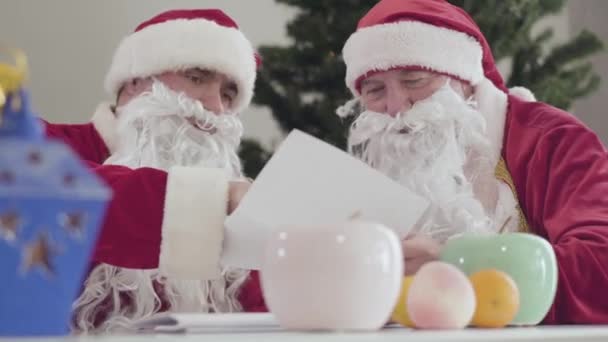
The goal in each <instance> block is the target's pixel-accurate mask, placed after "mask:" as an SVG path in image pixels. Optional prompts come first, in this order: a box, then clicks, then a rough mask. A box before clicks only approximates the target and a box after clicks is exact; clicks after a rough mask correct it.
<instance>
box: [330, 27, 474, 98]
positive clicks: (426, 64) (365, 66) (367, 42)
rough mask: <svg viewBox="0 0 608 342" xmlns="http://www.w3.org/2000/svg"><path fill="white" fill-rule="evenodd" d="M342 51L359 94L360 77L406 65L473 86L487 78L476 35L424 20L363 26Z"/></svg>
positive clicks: (351, 83)
mask: <svg viewBox="0 0 608 342" xmlns="http://www.w3.org/2000/svg"><path fill="white" fill-rule="evenodd" d="M342 53H343V56H344V62H345V63H346V84H347V86H348V87H349V88H350V90H351V91H352V93H353V94H354V95H355V96H358V95H359V94H358V91H357V89H356V84H355V83H356V81H357V79H359V77H361V76H363V75H365V74H367V73H368V72H370V71H377V70H380V71H381V70H389V69H391V68H396V67H402V66H419V67H423V68H428V69H430V70H433V71H437V72H441V73H446V74H449V75H453V76H456V77H458V78H460V79H462V80H465V81H468V82H470V83H471V84H473V85H475V84H477V83H478V82H479V81H481V80H482V79H483V78H484V72H483V66H482V56H483V52H482V47H481V45H480V44H479V42H477V40H475V38H473V37H471V36H469V35H467V34H465V33H462V32H459V31H455V30H450V29H447V28H442V27H438V26H434V25H430V24H426V23H423V22H420V21H399V22H395V23H389V24H381V25H375V26H371V27H366V28H362V29H359V30H357V31H356V32H355V33H353V34H352V35H351V36H350V37H349V38H348V40H347V41H346V44H345V45H344V49H343V51H342Z"/></svg>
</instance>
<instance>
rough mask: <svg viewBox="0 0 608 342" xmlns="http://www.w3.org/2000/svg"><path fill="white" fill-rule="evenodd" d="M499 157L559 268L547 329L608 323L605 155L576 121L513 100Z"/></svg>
mask: <svg viewBox="0 0 608 342" xmlns="http://www.w3.org/2000/svg"><path fill="white" fill-rule="evenodd" d="M504 132H505V134H504V144H503V150H502V155H503V158H504V159H505V161H506V164H507V168H508V169H509V171H510V173H511V176H512V178H513V181H514V184H515V187H516V190H517V197H518V202H519V204H520V206H521V208H522V209H523V211H524V214H525V216H526V218H527V221H528V224H529V226H530V228H531V230H532V231H533V232H534V233H536V234H538V235H540V236H542V237H544V238H545V239H547V240H548V241H549V242H550V243H551V244H552V245H553V248H554V250H555V253H556V256H557V262H558V268H559V280H558V289H557V296H556V298H555V302H554V304H553V307H552V308H551V311H550V312H549V314H548V315H547V317H546V318H545V323H549V324H556V323H604V324H605V323H608V296H606V295H605V292H606V287H608V153H607V151H606V148H605V147H604V145H602V143H601V141H600V139H599V138H598V137H597V135H596V134H595V133H593V132H592V131H591V130H590V129H589V128H588V127H586V126H585V125H584V124H582V123H581V122H580V121H579V120H578V119H576V118H575V117H574V116H573V115H571V114H569V113H566V112H564V111H561V110H559V109H556V108H554V107H551V106H548V105H546V104H543V103H539V102H524V101H521V100H519V99H517V98H514V97H510V98H509V109H508V111H507V115H506V122H505V127H504Z"/></svg>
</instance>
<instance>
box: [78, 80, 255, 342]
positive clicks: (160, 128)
mask: <svg viewBox="0 0 608 342" xmlns="http://www.w3.org/2000/svg"><path fill="white" fill-rule="evenodd" d="M187 117H194V118H196V120H197V122H198V125H199V126H200V127H202V128H204V129H205V131H201V130H198V129H196V128H194V127H193V126H192V125H191V124H190V123H189V122H188V121H186V120H185V118H187ZM119 118H120V119H119V120H120V121H119V127H118V133H119V135H120V137H121V145H120V146H119V147H118V150H117V151H116V153H115V154H113V155H112V156H111V157H110V158H109V159H108V160H107V161H106V162H105V164H113V165H124V166H128V167H131V168H138V167H154V168H158V169H162V170H166V171H168V170H169V169H170V168H171V167H172V166H176V165H180V166H201V167H217V168H223V169H224V170H226V173H227V174H229V175H230V176H231V177H235V178H238V177H241V165H240V160H239V158H238V155H237V153H236V148H237V147H238V144H239V142H240V137H241V134H242V130H243V128H242V124H241V122H240V120H239V118H238V117H236V116H235V115H220V116H218V115H215V114H213V113H211V112H209V111H206V110H205V109H204V108H203V107H202V105H201V104H200V103H199V102H198V101H194V100H191V99H189V98H187V97H186V96H184V95H181V94H177V93H175V92H173V91H171V90H170V89H168V88H167V87H166V86H164V85H163V84H162V83H160V82H155V83H154V85H153V87H152V90H151V91H150V92H148V93H145V94H142V95H141V96H139V97H138V98H135V99H133V100H132V101H130V102H129V103H128V104H127V105H126V106H124V107H123V108H120V109H119ZM208 132H213V133H208ZM201 210H204V208H201ZM248 275H249V273H248V272H247V271H245V270H240V269H229V268H225V269H223V270H222V276H221V278H219V279H217V280H212V281H198V280H176V279H171V278H167V277H164V276H163V275H161V274H160V273H159V271H158V270H136V269H126V268H120V267H115V266H111V265H107V264H100V265H98V266H96V267H95V268H94V269H93V271H92V272H91V273H90V274H89V276H88V278H87V280H86V282H85V287H84V290H83V292H82V293H81V295H80V296H79V298H78V299H77V300H76V301H75V303H74V305H73V309H74V319H73V327H72V329H73V330H74V331H77V332H95V333H97V332H116V331H129V330H130V327H132V325H133V323H134V322H137V321H138V320H141V319H145V318H149V317H151V316H153V315H154V314H156V313H158V312H160V311H161V309H163V307H162V305H164V308H165V309H167V310H169V311H171V312H234V311H240V310H241V306H240V303H239V302H238V298H237V296H238V290H239V288H240V287H241V286H242V284H243V283H244V282H245V281H246V280H247V278H248ZM159 285H160V288H162V289H159ZM157 290H159V291H158V292H157ZM100 318H104V319H103V320H100Z"/></svg>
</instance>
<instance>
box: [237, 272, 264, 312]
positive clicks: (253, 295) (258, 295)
mask: <svg viewBox="0 0 608 342" xmlns="http://www.w3.org/2000/svg"><path fill="white" fill-rule="evenodd" d="M239 303H241V306H242V307H243V311H245V312H267V311H268V308H267V307H266V303H265V302H264V296H263V293H262V286H261V284H260V275H259V273H258V271H251V273H250V275H249V279H248V280H247V282H245V284H243V286H242V287H241V290H240V292H239Z"/></svg>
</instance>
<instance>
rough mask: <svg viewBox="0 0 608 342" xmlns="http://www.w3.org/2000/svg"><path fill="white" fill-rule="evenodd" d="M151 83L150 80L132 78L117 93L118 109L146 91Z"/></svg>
mask: <svg viewBox="0 0 608 342" xmlns="http://www.w3.org/2000/svg"><path fill="white" fill-rule="evenodd" d="M150 83H151V79H150V78H134V79H132V80H129V81H128V82H126V83H125V84H124V85H123V86H122V88H120V90H119V91H118V95H117V99H116V105H117V106H118V107H120V106H122V105H124V104H126V103H127V102H129V101H130V100H131V99H132V98H134V97H137V96H138V95H139V94H141V93H143V92H144V91H146V90H147V89H148V88H149V86H150Z"/></svg>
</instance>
